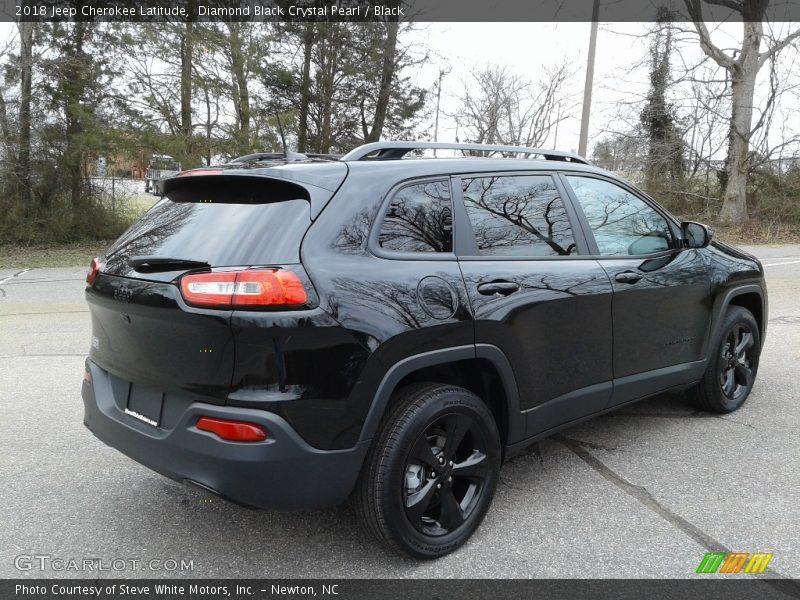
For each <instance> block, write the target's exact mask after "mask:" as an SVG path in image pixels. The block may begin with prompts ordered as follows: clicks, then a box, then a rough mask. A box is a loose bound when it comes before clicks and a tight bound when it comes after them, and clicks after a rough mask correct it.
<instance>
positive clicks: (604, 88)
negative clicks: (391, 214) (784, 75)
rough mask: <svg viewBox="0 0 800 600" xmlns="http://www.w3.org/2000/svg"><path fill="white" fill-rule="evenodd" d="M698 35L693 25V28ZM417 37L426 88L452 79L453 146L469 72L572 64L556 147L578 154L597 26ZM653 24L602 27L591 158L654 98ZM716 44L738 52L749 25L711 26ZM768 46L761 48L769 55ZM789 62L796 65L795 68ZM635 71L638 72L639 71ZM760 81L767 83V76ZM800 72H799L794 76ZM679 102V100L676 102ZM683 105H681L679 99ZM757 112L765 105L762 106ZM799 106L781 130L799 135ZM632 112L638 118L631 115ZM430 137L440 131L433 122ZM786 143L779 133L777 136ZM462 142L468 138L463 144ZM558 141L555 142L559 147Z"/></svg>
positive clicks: (788, 105)
mask: <svg viewBox="0 0 800 600" xmlns="http://www.w3.org/2000/svg"><path fill="white" fill-rule="evenodd" d="M686 26H687V27H691V24H686ZM418 27H419V29H418V30H417V31H416V32H414V33H412V34H411V35H412V36H413V37H414V38H415V39H418V40H419V42H420V43H424V44H427V46H428V47H430V48H431V50H432V52H433V57H432V58H433V60H432V63H431V64H430V65H428V66H427V67H426V68H425V69H423V70H422V71H421V73H420V80H421V83H423V84H424V85H426V87H428V88H429V89H433V82H435V80H436V78H437V76H438V73H439V69H440V68H450V69H451V72H450V74H449V75H447V76H446V77H445V79H444V82H443V84H442V103H441V106H442V108H441V117H440V124H439V140H440V141H454V138H455V135H456V123H455V120H454V119H452V118H449V117H448V116H447V115H448V114H453V113H454V112H455V111H457V109H458V106H459V102H458V97H459V95H460V94H461V93H462V91H463V89H464V82H465V81H469V74H470V71H471V70H472V69H474V68H477V67H482V66H485V65H486V64H496V65H501V66H502V65H506V66H508V67H509V68H510V69H512V70H513V71H514V72H515V73H517V74H518V75H520V76H523V77H525V78H526V79H530V80H536V79H538V78H539V77H540V75H541V74H542V71H543V70H544V69H545V68H547V67H548V66H553V65H557V64H560V63H562V62H564V61H567V62H568V63H569V64H570V65H571V67H572V70H573V72H574V75H573V76H572V78H571V80H570V85H569V91H570V92H571V95H572V99H573V100H574V101H575V105H576V108H575V110H574V111H573V113H572V115H571V116H570V118H568V119H567V120H566V121H564V122H563V123H562V124H561V126H560V127H559V130H558V140H557V146H558V148H559V149H561V150H569V151H577V148H578V137H579V131H580V118H581V114H580V110H581V109H580V102H581V100H582V94H583V86H584V80H585V76H586V57H587V52H588V48H589V32H590V27H591V24H590V23H426V24H420V25H419V26H418ZM651 27H652V24H651V23H601V24H600V28H599V32H598V39H597V55H596V62H595V73H594V87H593V97H592V100H593V102H592V115H591V120H590V129H589V154H591V148H592V145H593V142H594V141H596V140H598V139H600V138H602V136H603V135H604V131H608V130H611V131H617V130H621V129H624V127H625V124H624V123H623V122H622V121H621V120H620V119H619V114H620V112H622V113H625V112H626V110H625V108H624V106H623V105H624V104H625V103H627V102H630V101H632V100H636V99H638V98H641V97H642V96H643V95H645V94H646V93H647V90H648V86H649V82H648V72H647V68H646V62H645V57H646V56H647V52H648V47H649V40H648V39H646V38H644V37H643V35H644V34H646V33H647V32H648V31H649V30H650V28H651ZM796 27H798V24H796V23H795V24H793V23H784V24H779V25H778V26H777V28H778V30H779V31H778V33H781V32H782V31H783V30H786V29H791V28H796ZM709 28H710V29H711V30H712V38H713V39H714V41H715V43H717V45H719V46H720V47H722V48H725V49H730V48H734V47H736V46H738V40H739V39H741V32H742V24H741V23H728V24H722V25H718V26H709ZM683 37H684V38H686V41H687V44H686V50H685V51H684V52H683V56H684V57H685V59H686V60H687V62H697V61H699V60H701V58H702V53H701V51H700V49H699V44H697V42H696V41H695V40H694V38H693V36H692V35H685V36H683ZM765 47H766V45H765V44H764V43H762V51H763V50H764V49H765ZM797 55H798V52H796V51H792V50H787V51H785V56H784V63H787V64H786V65H785V66H786V68H787V69H790V70H791V69H792V68H794V67H793V65H794V63H795V62H797V63H798V64H800V61H798V60H797V59H798V56H797ZM789 61H790V62H789ZM672 63H673V65H672V66H673V69H676V70H678V69H680V67H681V63H680V60H679V59H678V57H677V56H676V57H674V58H673V61H672ZM634 65H639V68H636V69H634V68H633V67H634ZM763 71H764V72H763V73H762V77H761V80H762V82H763V81H764V80H765V79H766V75H767V69H766V68H764V69H763ZM797 71H800V67H799V68H798V69H797V70H796V71H795V72H797ZM673 97H674V94H673ZM675 99H676V100H677V101H678V102H680V100H681V99H680V98H675ZM756 104H758V101H757V102H756ZM799 108H800V104H799V103H798V96H797V95H796V94H795V95H787V97H786V98H785V106H784V107H783V110H782V111H781V113H780V115H779V118H777V119H776V123H775V127H774V128H776V127H779V126H781V125H783V124H784V123H786V125H787V127H789V128H790V129H791V130H793V131H800V110H798V109H799ZM627 112H629V113H630V112H631V111H627ZM430 131H431V132H432V131H433V126H432V120H431V125H430ZM777 135H780V132H778V131H775V132H774V134H773V136H777ZM462 139H463V136H462ZM555 141H556V140H554V136H551V138H550V139H549V140H548V146H551V147H552V146H553V145H554V142H555Z"/></svg>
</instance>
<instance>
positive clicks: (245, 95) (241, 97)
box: [227, 22, 251, 154]
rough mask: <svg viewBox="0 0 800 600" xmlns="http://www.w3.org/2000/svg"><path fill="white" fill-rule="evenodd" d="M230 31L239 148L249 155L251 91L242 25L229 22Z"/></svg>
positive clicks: (240, 151) (242, 152)
mask: <svg viewBox="0 0 800 600" xmlns="http://www.w3.org/2000/svg"><path fill="white" fill-rule="evenodd" d="M227 25H228V31H229V33H230V37H229V47H230V58H231V71H232V74H233V80H234V81H233V83H234V86H233V87H234V90H235V92H236V97H235V98H234V102H235V107H236V117H237V120H238V121H239V123H238V130H239V131H238V138H239V139H238V140H237V144H236V145H237V148H238V150H239V154H247V153H248V152H250V150H251V145H250V90H249V88H248V85H247V74H246V69H245V57H244V53H243V52H242V37H241V27H242V24H241V23H236V22H229V23H228V24H227Z"/></svg>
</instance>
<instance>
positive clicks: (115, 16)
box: [0, 0, 800, 22]
mask: <svg viewBox="0 0 800 600" xmlns="http://www.w3.org/2000/svg"><path fill="white" fill-rule="evenodd" d="M726 4H727V5H733V4H736V2H734V1H732V2H728V3H721V4H720V3H717V4H709V3H707V2H703V3H702V9H703V18H704V20H706V21H712V22H721V21H741V20H742V16H741V14H740V13H738V12H736V11H735V10H733V9H732V8H730V7H729V6H726ZM592 5H593V0H0V7H1V8H0V20H2V21H19V20H23V21H43V22H57V21H127V22H160V21H178V22H184V21H224V20H230V21H261V22H284V21H298V22H299V21H320V22H335V21H350V22H374V21H390V20H400V21H415V22H558V21H560V22H569V21H577V22H580V21H590V20H591V18H592ZM662 7H665V8H667V9H668V10H669V11H670V12H671V13H672V15H673V17H672V20H674V21H689V20H690V19H689V17H688V13H687V10H686V5H685V2H684V0H600V13H599V14H600V16H599V20H600V21H601V22H624V21H643V22H652V21H655V20H657V19H658V18H659V14H661V15H663V12H660V11H662V10H663V8H662ZM765 20H768V21H771V22H785V21H800V0H769V5H768V6H767V8H766V13H765Z"/></svg>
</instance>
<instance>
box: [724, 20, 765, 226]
mask: <svg viewBox="0 0 800 600" xmlns="http://www.w3.org/2000/svg"><path fill="white" fill-rule="evenodd" d="M761 35H762V25H761V22H745V23H744V40H743V42H742V54H741V56H740V59H739V61H737V62H736V63H734V64H733V66H732V67H731V69H729V72H730V74H731V92H732V96H731V125H730V128H729V130H728V155H727V157H726V159H725V170H726V176H727V177H726V183H725V189H724V191H723V195H722V210H721V211H720V214H719V217H720V220H721V221H722V222H723V223H737V224H740V223H743V222H744V221H746V220H747V176H748V172H749V170H750V137H751V131H750V128H751V127H752V124H753V98H754V95H755V86H756V75H757V74H758V52H759V48H760V46H761Z"/></svg>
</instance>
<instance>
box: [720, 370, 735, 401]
mask: <svg viewBox="0 0 800 600" xmlns="http://www.w3.org/2000/svg"><path fill="white" fill-rule="evenodd" d="M723 376H724V377H725V380H724V382H723V384H722V392H723V393H724V394H725V395H726V396H730V395H731V394H733V390H734V389H735V388H736V379H735V378H734V375H733V369H728V370H727V371H725V373H723Z"/></svg>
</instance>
